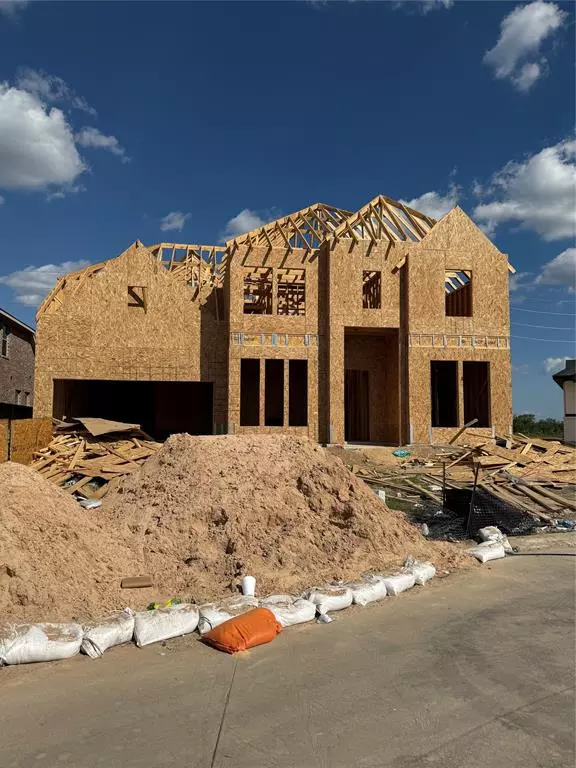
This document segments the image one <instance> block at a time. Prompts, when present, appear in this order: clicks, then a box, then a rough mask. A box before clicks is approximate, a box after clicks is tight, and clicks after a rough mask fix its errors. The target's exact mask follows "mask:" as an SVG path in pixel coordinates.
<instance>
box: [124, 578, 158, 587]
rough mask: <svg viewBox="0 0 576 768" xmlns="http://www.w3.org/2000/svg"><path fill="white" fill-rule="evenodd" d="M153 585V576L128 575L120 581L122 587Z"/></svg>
mask: <svg viewBox="0 0 576 768" xmlns="http://www.w3.org/2000/svg"><path fill="white" fill-rule="evenodd" d="M153 586H154V581H153V579H152V576H127V577H126V578H124V579H122V581H121V582H120V587H121V589H142V588H144V587H153Z"/></svg>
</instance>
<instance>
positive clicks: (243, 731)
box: [0, 556, 575, 768]
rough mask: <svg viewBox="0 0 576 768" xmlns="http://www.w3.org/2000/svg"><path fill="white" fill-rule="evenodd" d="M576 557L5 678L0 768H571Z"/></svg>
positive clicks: (508, 563) (513, 561) (518, 565)
mask: <svg viewBox="0 0 576 768" xmlns="http://www.w3.org/2000/svg"><path fill="white" fill-rule="evenodd" d="M574 569H575V558H571V557H560V556H547V557H541V556H536V557H534V556H526V557H515V558H507V559H506V560H501V561H497V562H493V563H491V564H488V565H485V566H482V567H478V568H475V569H474V570H473V571H471V572H467V573H464V574H456V575H451V576H450V577H449V578H444V579H437V580H436V582H435V583H433V584H431V585H430V586H428V587H425V588H415V589H413V590H412V591H411V592H409V593H406V594H404V595H401V596H400V597H398V598H386V599H385V600H384V601H383V602H382V603H380V604H375V605H372V606H368V607H366V608H362V609H360V608H355V609H350V610H348V611H345V612H343V613H341V614H339V615H338V614H336V615H335V616H336V620H335V621H334V622H333V623H332V624H329V625H316V624H310V625H304V626H300V627H295V628H290V629H288V630H286V631H285V632H284V633H283V634H282V635H281V636H280V637H279V638H278V639H277V640H276V641H274V642H273V643H271V644H270V645H268V646H263V647H260V648H256V649H254V650H252V651H251V652H249V653H246V654H243V655H241V656H238V657H230V656H226V655H224V654H220V653H218V652H217V651H213V650H211V649H210V648H207V647H205V646H203V645H202V644H200V643H199V642H197V640H196V639H195V638H194V637H190V636H189V637H187V638H182V639H180V640H176V641H170V642H169V643H168V644H167V645H166V647H162V646H159V645H157V646H150V647H148V648H145V649H142V650H138V649H136V648H135V647H124V648H119V649H116V650H113V651H110V652H109V653H108V654H107V655H105V656H104V658H102V659H101V660H98V661H92V660H89V659H87V658H85V657H76V658H74V659H72V660H70V661H66V662H60V663H56V664H44V665H29V666H27V667H14V668H9V669H4V670H0V686H1V690H2V699H1V700H2V717H1V719H0V722H1V725H0V765H2V766H3V768H31V766H39V768H42V766H44V767H46V766H54V767H58V768H62V767H65V766H74V768H93V767H96V766H105V767H106V768H144V767H146V768H161V767H162V766H182V768H184V767H185V768H196V767H198V768H215V767H216V766H218V767H219V768H224V767H225V766H226V767H229V768H276V767H277V768H356V767H357V768H380V767H382V768H384V766H386V767H388V766H390V767H391V768H421V767H422V768H424V767H428V766H438V767H439V768H486V767H487V766H490V768H499V767H500V766H502V768H504V767H505V768H534V767H535V766H542V768H560V766H562V767H564V766H566V767H568V766H569V767H570V768H573V765H574V756H575V753H574V733H573V726H574V666H573V664H574V647H575V632H574V575H575V570H574Z"/></svg>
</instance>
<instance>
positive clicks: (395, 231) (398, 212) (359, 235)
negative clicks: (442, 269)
mask: <svg viewBox="0 0 576 768" xmlns="http://www.w3.org/2000/svg"><path fill="white" fill-rule="evenodd" d="M435 223H436V220H435V219H432V218H430V217H429V216H425V215H424V214H423V213H419V212H418V211H415V210H414V209H413V208H408V207H407V206H406V205H404V203H401V202H398V201H397V200H392V198H391V197H384V196H383V195H379V196H378V197H375V198H374V200H371V201H370V202H369V203H368V204H367V205H365V206H364V207H363V208H360V210H359V211H356V213H353V214H351V215H350V216H349V217H348V218H347V219H346V220H345V221H343V222H342V223H341V224H340V225H339V226H338V227H337V229H336V230H335V231H334V232H333V233H332V235H331V237H332V239H333V241H334V242H337V241H338V240H340V239H341V238H351V239H352V240H354V241H355V242H357V243H358V242H360V240H370V241H371V242H373V243H376V242H377V241H378V240H382V239H385V240H388V241H389V242H391V243H395V242H406V241H408V242H410V241H411V242H414V243H417V242H420V240H422V239H423V238H424V237H426V235H427V234H428V232H430V230H431V229H432V227H433V226H434V224H435Z"/></svg>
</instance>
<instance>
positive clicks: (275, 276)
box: [272, 267, 278, 315]
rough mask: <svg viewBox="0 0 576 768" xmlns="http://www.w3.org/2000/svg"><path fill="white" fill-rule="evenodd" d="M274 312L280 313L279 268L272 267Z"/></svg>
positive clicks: (275, 313)
mask: <svg viewBox="0 0 576 768" xmlns="http://www.w3.org/2000/svg"><path fill="white" fill-rule="evenodd" d="M272 314H273V315H277V314H278V270H277V269H276V268H275V267H274V268H273V269H272Z"/></svg>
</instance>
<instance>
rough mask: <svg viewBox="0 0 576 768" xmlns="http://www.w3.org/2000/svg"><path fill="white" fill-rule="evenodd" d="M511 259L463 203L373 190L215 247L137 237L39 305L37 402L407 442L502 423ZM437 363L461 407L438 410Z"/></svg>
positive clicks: (508, 416)
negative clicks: (363, 200)
mask: <svg viewBox="0 0 576 768" xmlns="http://www.w3.org/2000/svg"><path fill="white" fill-rule="evenodd" d="M512 269H513V268H512V267H511V265H510V264H509V263H508V259H507V256H506V254H503V253H501V252H500V251H499V250H498V249H497V248H496V247H495V246H494V245H493V243H491V242H490V240H489V239H488V238H487V237H486V236H485V235H484V234H483V233H482V232H481V231H480V230H479V229H478V227H477V226H476V225H475V224H474V223H473V222H472V221H471V219H469V218H468V216H467V215H466V214H465V213H464V212H463V211H462V210H461V209H460V208H454V209H453V210H452V211H450V212H449V213H448V214H447V215H446V216H444V217H443V218H442V219H441V220H440V221H435V220H434V219H432V218H431V217H429V216H427V215H425V214H423V213H420V212H418V211H415V210H413V209H411V208H409V207H408V206H406V205H405V204H403V203H402V202H399V201H396V200H393V199H392V198H389V197H385V196H382V195H379V196H378V197H376V198H374V199H373V200H371V201H370V202H369V203H367V204H366V205H364V206H363V207H362V208H360V209H359V210H358V211H356V212H350V211H347V210H344V209H342V208H336V207H333V206H328V205H324V204H320V203H317V204H314V205H311V206H309V207H308V208H303V209H302V210H300V211H297V212H296V213H293V214H290V215H289V216H284V217H282V218H279V219H277V220H275V221H271V222H269V223H267V224H265V225H263V226H261V227H258V228H256V229H254V230H251V231H250V232H246V233H244V234H242V235H238V236H236V237H235V238H233V239H231V240H230V241H228V242H227V243H226V244H225V245H222V246H212V245H193V244H185V243H184V244H183V243H158V244H156V245H153V246H150V247H148V248H147V247H146V246H144V245H143V244H142V243H141V242H140V241H136V242H135V243H133V245H131V246H130V247H129V248H128V249H127V250H126V251H124V252H123V253H122V254H121V255H120V256H117V257H116V258H113V259H109V260H108V261H103V262H100V263H98V264H94V265H91V266H89V267H87V268H86V269H83V270H80V271H78V272H74V273H70V274H68V275H64V276H62V277H61V278H60V279H59V280H58V282H57V284H56V286H55V287H54V289H53V290H52V291H51V293H50V294H49V295H48V296H47V298H46V299H45V301H44V302H43V304H42V306H41V307H40V309H39V311H38V316H37V321H38V328H37V335H36V345H37V354H36V392H35V415H36V416H44V417H46V416H58V417H59V418H61V417H62V416H63V415H66V416H78V415H80V416H87V415H88V416H100V417H103V418H115V419H117V420H132V421H133V422H134V423H136V422H137V421H138V420H140V421H142V422H144V421H146V420H147V419H148V421H147V422H146V423H152V424H154V425H156V426H157V427H158V429H160V428H162V429H163V430H164V431H166V430H168V431H170V430H172V429H174V428H175V427H176V428H179V429H188V430H192V431H193V430H194V429H198V430H199V431H215V432H222V431H227V432H232V433H239V432H264V433H266V432H277V431H279V430H280V431H286V432H292V433H294V434H305V435H308V436H309V437H311V438H312V439H314V440H319V441H322V442H337V443H342V442H344V441H345V440H354V439H361V440H368V441H378V442H385V443H391V444H400V443H407V442H410V441H412V440H414V441H418V442H428V441H430V440H444V439H449V438H450V436H451V435H452V434H453V433H454V432H455V430H456V429H457V428H459V427H461V426H462V425H463V423H464V422H463V421H462V420H463V418H464V415H465V414H468V415H470V414H471V413H476V412H478V414H479V418H480V419H481V421H482V422H483V423H487V422H489V426H490V428H492V427H493V428H494V429H495V430H497V431H498V433H500V434H505V433H507V432H508V431H509V429H510V425H511V420H512V413H511V394H510V323H509V305H508V275H509V272H510V271H512ZM243 361H244V363H243ZM266 361H279V362H275V363H267V362H266ZM280 362H281V363H282V365H280ZM443 362H450V363H451V365H450V366H447V367H446V366H444V367H443V366H442V363H443ZM473 363H476V364H477V365H471V364H473ZM469 364H470V365H469ZM442 371H450V372H451V373H450V376H453V377H454V383H453V385H452V384H451V385H450V386H451V387H452V388H453V399H454V400H455V408H453V409H452V410H451V411H449V410H446V408H445V409H444V410H442V411H441V415H440V416H439V415H438V414H439V413H440V411H438V408H439V407H440V406H439V405H438V404H436V405H434V398H436V400H437V399H438V397H440V396H441V392H442V387H440V388H438V386H436V394H434V393H433V377H434V376H436V377H438V376H439V375H444V374H441V372H442ZM434 372H436V373H434ZM99 382H100V383H99ZM144 382H148V383H149V384H146V386H144V385H142V386H139V383H140V384H142V383H144ZM177 384H181V385H183V386H182V387H180V388H179V389H177V388H175V387H176V385H177ZM280 390H281V391H280ZM439 393H440V394H439ZM86 403H89V404H90V408H92V409H93V410H94V411H96V412H93V413H81V414H77V413H74V412H70V411H74V410H78V409H80V408H81V407H82V408H83V409H84V408H85V407H88V406H86V405H85V404H86ZM122 403H125V404H126V407H127V408H129V411H130V413H129V414H126V418H124V419H122V418H120V416H122V414H121V413H120V414H119V412H118V409H120V410H121V406H122ZM113 404H114V407H115V408H116V410H114V414H111V413H110V411H111V409H113ZM139 408H141V412H142V413H141V418H140V416H139V410H138V409H139ZM150 409H153V410H154V414H155V418H154V419H151V418H150ZM435 409H436V410H435ZM178 414H180V416H179V415H178ZM242 414H244V415H242ZM442 414H444V415H442ZM446 414H448V415H446ZM447 421H449V422H450V423H451V426H450V427H442V426H436V424H438V423H445V422H447ZM452 422H454V424H453V426H452ZM483 428H484V430H485V429H486V427H483ZM473 430H474V428H470V431H473Z"/></svg>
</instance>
